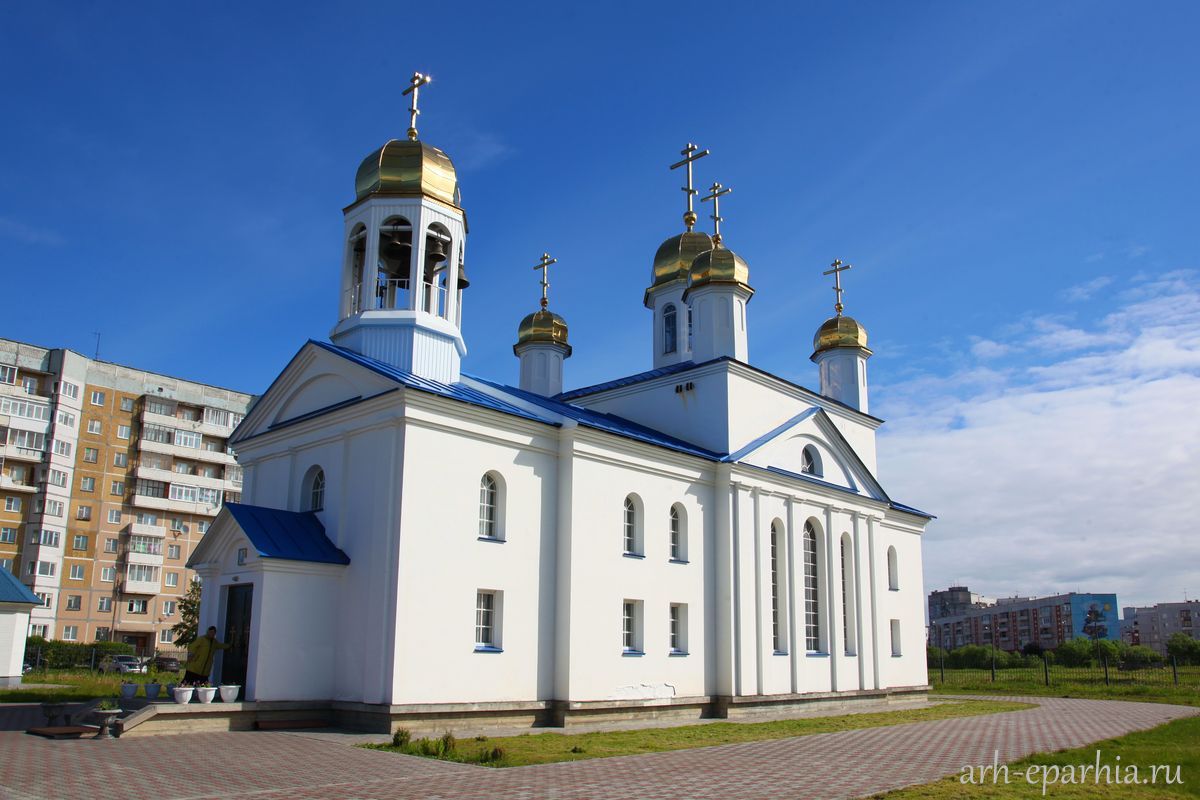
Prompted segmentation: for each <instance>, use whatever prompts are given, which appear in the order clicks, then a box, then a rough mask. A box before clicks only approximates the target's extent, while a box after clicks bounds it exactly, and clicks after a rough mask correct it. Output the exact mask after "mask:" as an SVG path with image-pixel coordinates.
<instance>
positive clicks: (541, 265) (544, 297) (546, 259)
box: [533, 253, 558, 308]
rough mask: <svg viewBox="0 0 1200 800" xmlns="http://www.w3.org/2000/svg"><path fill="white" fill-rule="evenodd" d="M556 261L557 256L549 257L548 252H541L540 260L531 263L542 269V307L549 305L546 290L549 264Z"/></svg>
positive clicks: (548, 279)
mask: <svg viewBox="0 0 1200 800" xmlns="http://www.w3.org/2000/svg"><path fill="white" fill-rule="evenodd" d="M556 263H558V259H557V258H551V257H550V254H549V253H542V260H541V261H539V262H538V263H536V264H534V265H533V268H534V269H540V270H541V271H542V308H545V307H546V306H548V305H550V298H549V296H548V294H547V290H548V289H549V288H550V265H551V264H556Z"/></svg>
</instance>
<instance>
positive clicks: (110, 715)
mask: <svg viewBox="0 0 1200 800" xmlns="http://www.w3.org/2000/svg"><path fill="white" fill-rule="evenodd" d="M119 716H121V710H120V709H99V708H98V709H96V710H95V711H93V712H92V718H93V719H95V720H96V724H97V725H99V726H100V730H98V731H97V732H96V735H95V736H93V737H92V738H93V739H115V738H116V737H115V736H113V735H112V728H113V726H114V725H116V724H117V717H119Z"/></svg>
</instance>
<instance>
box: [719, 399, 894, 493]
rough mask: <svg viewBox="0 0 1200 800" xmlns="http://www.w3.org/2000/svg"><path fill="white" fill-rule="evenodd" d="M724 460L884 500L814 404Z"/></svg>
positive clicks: (876, 483)
mask: <svg viewBox="0 0 1200 800" xmlns="http://www.w3.org/2000/svg"><path fill="white" fill-rule="evenodd" d="M806 451H807V452H806ZM724 460H726V461H729V462H733V463H737V464H747V465H750V466H754V467H759V468H761V469H766V470H770V471H773V472H777V473H780V474H784V475H788V476H795V477H799V478H801V479H804V480H811V481H815V482H819V483H824V484H828V485H830V486H833V487H836V488H838V489H842V490H847V491H851V492H854V493H855V494H860V495H863V496H864V497H871V498H874V499H876V500H882V501H886V500H888V496H887V493H886V492H884V490H883V487H882V486H881V485H880V484H879V482H878V481H877V480H876V479H875V477H874V476H873V475H872V474H871V471H870V470H869V469H867V467H866V465H865V464H864V463H863V461H862V459H861V458H859V456H858V454H857V453H855V452H854V448H853V447H851V446H850V443H849V442H847V441H846V439H845V437H843V436H842V434H841V432H840V431H838V429H837V426H836V425H835V424H834V423H833V420H831V419H830V418H829V414H828V413H826V412H825V410H824V409H822V408H818V407H816V406H812V407H810V408H807V409H805V410H804V411H802V412H800V413H799V414H797V415H795V416H794V417H792V418H791V419H789V420H787V421H786V422H784V423H783V424H782V425H779V426H777V427H775V428H773V429H771V430H769V431H766V432H764V433H763V434H762V435H761V436H759V437H758V438H756V439H754V440H752V441H750V442H748V443H747V444H745V445H744V446H743V447H741V448H740V449H738V450H736V451H734V452H733V453H730V454H729V455H728V456H727V457H726V458H725V459H724Z"/></svg>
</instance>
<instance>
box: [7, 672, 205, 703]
mask: <svg viewBox="0 0 1200 800" xmlns="http://www.w3.org/2000/svg"><path fill="white" fill-rule="evenodd" d="M181 674H182V673H176V672H157V671H152V672H150V673H149V674H147V675H141V674H137V673H130V674H126V675H121V674H118V673H115V672H109V673H98V672H91V671H90V670H86V669H52V670H40V671H36V672H31V673H29V674H28V675H26V676H25V677H24V678H23V679H22V681H21V683H22V686H19V687H16V688H12V689H0V703H46V702H53V701H57V700H65V701H68V702H72V701H84V700H93V699H95V698H98V697H118V696H120V694H121V681H122V680H129V681H132V682H134V683H150V682H151V681H155V680H156V681H158V682H159V683H162V684H164V686H165V685H166V684H168V683H176V682H178V681H179V678H180V677H181ZM28 684H35V685H36V684H55V685H60V686H62V687H63V688H61V689H38V688H24V687H25V686H26V685H28ZM141 696H142V691H141V690H139V691H138V697H141ZM162 696H163V695H162V694H161V693H160V694H159V697H162Z"/></svg>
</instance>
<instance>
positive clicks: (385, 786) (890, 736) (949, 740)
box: [0, 698, 1200, 800]
mask: <svg viewBox="0 0 1200 800" xmlns="http://www.w3.org/2000/svg"><path fill="white" fill-rule="evenodd" d="M1018 699H1019V698H1018ZM1030 702H1036V703H1039V704H1040V705H1039V707H1038V708H1035V709H1030V710H1027V711H1017V712H1010V713H1004V714H989V715H985V716H980V717H965V718H960V719H946V720H935V721H930V722H917V723H910V724H907V725H897V726H892V727H887V728H869V729H865V730H857V731H845V732H842V733H830V734H820V735H815V736H804V737H798V738H793V739H780V740H776V741H769V742H754V743H747V744H734V745H722V746H719V747H708V748H702V749H696V750H682V751H676V752H671V753H653V754H648V755H639V756H622V757H619V758H606V759H592V760H588V761H576V762H568V763H559V764H546V765H541V766H533V767H519V768H510V769H502V770H497V769H491V768H487V767H474V766H466V765H462V764H449V763H444V762H438V761H432V760H428V759H420V758H413V757H409V756H400V755H396V754H393V753H384V752H378V751H370V750H362V749H360V748H353V747H348V746H346V745H344V744H339V743H332V742H329V741H323V740H319V739H315V738H312V737H306V736H298V735H295V734H289V733H278V732H275V733H204V734H193V735H183V736H152V737H141V738H135V739H127V740H125V741H90V740H79V741H66V742H53V741H47V740H43V739H38V738H35V737H31V736H25V735H23V734H17V733H0V797H2V798H4V800H31V799H32V798H38V799H39V800H42V799H43V798H44V799H45V800H58V799H59V798H61V799H62V800H83V799H84V798H88V799H89V800H90V798H93V797H96V796H103V795H111V796H115V797H121V798H122V800H200V798H206V799H207V798H234V797H237V798H242V797H253V798H254V799H255V800H285V799H290V798H322V799H324V798H346V799H347V800H349V799H350V798H354V800H372V799H374V798H379V800H384V799H385V798H386V799H387V800H399V799H400V798H455V799H456V800H460V799H461V798H487V799H488V800H531V799H532V798H547V799H550V798H553V799H554V800H582V798H630V799H636V800H648V799H651V798H697V800H700V799H702V798H714V799H716V798H719V799H720V800H735V799H744V800H756V799H757V798H763V799H764V800H765V799H766V798H771V800H777V798H835V797H858V796H862V795H868V794H871V793H874V792H878V791H883V790H885V789H889V788H894V787H899V786H905V785H908V784H912V783H924V782H928V781H932V780H936V779H937V778H939V777H941V776H943V775H947V774H951V773H957V772H958V771H959V770H960V769H961V768H962V766H963V765H964V764H968V763H969V764H977V765H978V764H985V763H989V764H990V763H991V760H992V754H993V751H994V750H998V751H999V752H1000V758H1001V760H1004V761H1010V760H1013V759H1016V758H1020V757H1022V756H1025V755H1028V754H1029V753H1033V752H1037V751H1044V750H1058V749H1062V748H1067V747H1079V746H1082V745H1085V744H1088V743H1090V742H1094V741H1098V740H1100V739H1107V738H1111V737H1114V736H1119V735H1121V734H1124V733H1128V732H1130V731H1134V730H1141V729H1145V728H1151V727H1154V726H1156V725H1160V724H1163V723H1165V722H1169V721H1170V720H1172V719H1177V718H1180V717H1184V716H1190V715H1194V714H1198V713H1200V708H1189V707H1183V706H1171V705H1165V704H1158V703H1127V702H1118V701H1109V700H1066V699H1060V698H1034V699H1032V700H1030Z"/></svg>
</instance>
